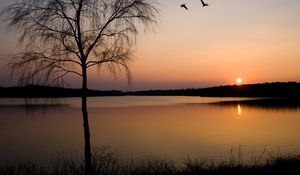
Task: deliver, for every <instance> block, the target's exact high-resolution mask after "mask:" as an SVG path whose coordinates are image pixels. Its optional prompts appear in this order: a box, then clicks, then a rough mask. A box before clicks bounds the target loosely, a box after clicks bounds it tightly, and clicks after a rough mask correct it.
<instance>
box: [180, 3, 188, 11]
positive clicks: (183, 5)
mask: <svg viewBox="0 0 300 175" xmlns="http://www.w3.org/2000/svg"><path fill="white" fill-rule="evenodd" d="M180 7H183V8H185V9H186V10H188V8H187V6H186V4H181V6H180Z"/></svg>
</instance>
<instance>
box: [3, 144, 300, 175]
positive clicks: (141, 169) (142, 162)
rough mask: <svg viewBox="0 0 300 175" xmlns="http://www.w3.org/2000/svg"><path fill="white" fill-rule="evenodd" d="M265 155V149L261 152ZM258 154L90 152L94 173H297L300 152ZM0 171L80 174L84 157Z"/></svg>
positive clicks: (7, 174) (10, 173)
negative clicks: (246, 158)
mask: <svg viewBox="0 0 300 175" xmlns="http://www.w3.org/2000/svg"><path fill="white" fill-rule="evenodd" d="M263 154H264V155H265V153H263ZM261 156H262V155H259V156H256V157H254V158H253V159H252V160H251V161H250V162H247V163H245V162H243V161H242V160H241V159H240V155H239V156H238V158H237V159H235V158H234V157H232V156H231V157H230V159H229V160H227V161H213V160H199V159H191V158H186V159H184V160H183V162H182V164H181V165H178V164H176V163H175V162H173V161H169V160H167V159H164V158H157V157H147V158H143V159H136V160H134V159H132V160H130V161H122V160H121V159H119V158H118V157H117V156H115V155H114V154H113V153H112V152H110V151H109V150H108V149H106V148H100V149H97V151H96V152H95V153H94V156H93V161H92V162H93V174H94V175H196V174H204V175H206V174H209V175H223V174H230V175H235V174H246V175H248V174H249V175H250V174H255V175H258V174H282V175H283V174H284V175H286V174H300V155H285V156H282V155H278V154H277V155H276V156H274V155H272V154H268V157H267V158H266V159H264V160H262V159H261ZM0 174H1V175H82V174H84V161H83V160H81V159H76V158H71V159H61V160H59V161H56V163H54V164H52V165H50V166H41V165H36V164H33V163H19V164H14V165H6V166H5V167H1V168H0Z"/></svg>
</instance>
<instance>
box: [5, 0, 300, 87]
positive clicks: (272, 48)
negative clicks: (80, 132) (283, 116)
mask: <svg viewBox="0 0 300 175" xmlns="http://www.w3.org/2000/svg"><path fill="white" fill-rule="evenodd" d="M9 2H10V0H1V2H0V8H3V6H4V5H7V4H8V3H9ZM206 2H207V3H209V5H210V6H209V7H205V8H202V6H201V3H200V0H161V6H160V9H161V17H160V22H159V24H158V25H157V26H156V27H155V31H148V32H146V33H145V32H144V31H143V30H141V31H140V34H139V36H138V40H137V51H136V56H135V61H134V62H133V63H132V64H131V70H132V74H133V82H132V84H131V86H130V87H129V86H128V85H127V83H126V80H125V78H124V76H123V75H122V74H120V75H119V76H118V77H117V78H114V77H113V76H111V75H109V74H107V73H106V72H105V71H104V70H103V71H100V72H98V71H96V70H91V71H90V72H89V73H90V74H89V76H90V77H89V88H93V89H121V90H136V89H138V90H141V89H158V88H162V89H169V88H171V89H173V88H189V87H207V86H214V85H223V84H234V83H235V79H236V78H237V77H241V78H242V79H243V82H244V83H261V82H266V81H267V82H273V81H300V13H299V10H300V1H299V0H206ZM182 3H186V4H187V6H188V8H189V10H188V11H186V10H185V9H183V8H180V4H182ZM9 38H11V35H7V33H6V32H5V26H3V25H2V26H1V28H0V52H1V53H4V51H7V50H11V51H13V50H14V49H15V46H14V44H13V41H11V39H9ZM0 68H1V69H0V86H9V85H14V84H15V81H14V80H10V79H9V77H8V74H7V73H6V72H7V71H6V66H5V65H4V64H3V61H2V65H1V66H0ZM69 83H70V84H71V85H72V87H79V86H80V79H72V81H71V80H69Z"/></svg>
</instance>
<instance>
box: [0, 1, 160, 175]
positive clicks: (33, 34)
mask: <svg viewBox="0 0 300 175" xmlns="http://www.w3.org/2000/svg"><path fill="white" fill-rule="evenodd" d="M156 5H157V1H156V0H19V1H16V2H14V3H13V4H12V5H10V6H8V7H7V8H6V9H4V10H3V11H2V12H1V16H2V17H3V18H4V19H5V20H6V22H7V23H8V28H9V29H10V31H13V32H16V33H17V34H18V38H19V40H18V42H19V44H20V45H19V46H20V47H21V48H23V49H24V50H23V51H21V52H19V53H17V54H13V55H10V57H9V60H10V61H9V66H10V70H11V72H12V73H13V75H17V76H18V77H19V82H20V83H22V84H32V83H38V84H45V83H49V82H50V83H55V84H62V83H64V77H65V76H66V75H68V74H75V75H78V76H80V77H82V114H83V127H84V141H85V163H86V164H85V166H86V167H85V169H86V171H85V172H86V174H91V173H92V172H91V171H92V167H91V146H90V131H89V122H88V112H87V69H88V68H90V67H93V66H100V65H107V67H108V68H109V70H110V71H111V72H113V73H115V72H116V71H120V70H125V72H126V74H127V77H128V79H129V80H130V71H129V63H130V61H131V59H132V56H133V51H134V46H135V36H136V35H137V33H138V30H137V28H138V24H142V25H144V26H146V28H147V27H149V26H151V24H153V23H155V22H156V20H157V15H158V9H157V6H156ZM98 68H99V67H98Z"/></svg>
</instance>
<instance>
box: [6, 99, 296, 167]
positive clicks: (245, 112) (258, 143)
mask: <svg viewBox="0 0 300 175" xmlns="http://www.w3.org/2000/svg"><path fill="white" fill-rule="evenodd" d="M237 100H238V101H240V100H245V99H241V98H202V97H131V96H127V97H95V98H90V99H89V101H88V106H89V109H88V111H89V117H90V129H91V141H92V144H93V146H94V147H97V146H109V147H110V149H111V150H112V151H114V152H115V153H116V154H118V155H119V156H120V157H123V158H130V157H143V156H147V155H158V156H160V157H167V158H169V159H172V160H175V161H176V160H182V159H183V158H186V157H187V156H192V157H199V158H211V159H219V158H221V159H224V158H225V159H226V158H228V157H229V153H230V150H231V149H233V152H234V153H237V152H238V149H239V147H240V145H241V149H242V151H243V157H244V159H248V158H249V157H250V156H251V155H253V154H260V153H261V152H262V151H263V149H264V148H265V147H266V148H267V150H269V151H275V152H280V153H300V134H299V133H300V107H299V106H298V105H292V106H289V105H288V104H286V105H283V106H282V105H281V106H276V105H274V104H273V103H272V104H271V105H262V104H261V103H244V102H235V101H237ZM33 101H34V104H40V103H41V100H33ZM224 101H225V102H224ZM229 101H230V102H229ZM54 102H56V101H54ZM43 103H44V102H43ZM46 103H47V104H49V105H30V106H25V105H24V104H25V102H24V100H23V99H0V141H1V144H0V155H1V156H0V163H1V164H4V163H7V162H16V161H34V162H40V163H47V162H49V161H52V160H55V159H56V158H57V157H58V156H67V157H68V156H70V155H75V156H82V155H83V129H82V116H81V108H80V104H81V101H80V98H68V99H64V100H60V104H61V105H58V103H57V104H56V105H53V102H50V101H48V102H46ZM50 104H52V105H50Z"/></svg>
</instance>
